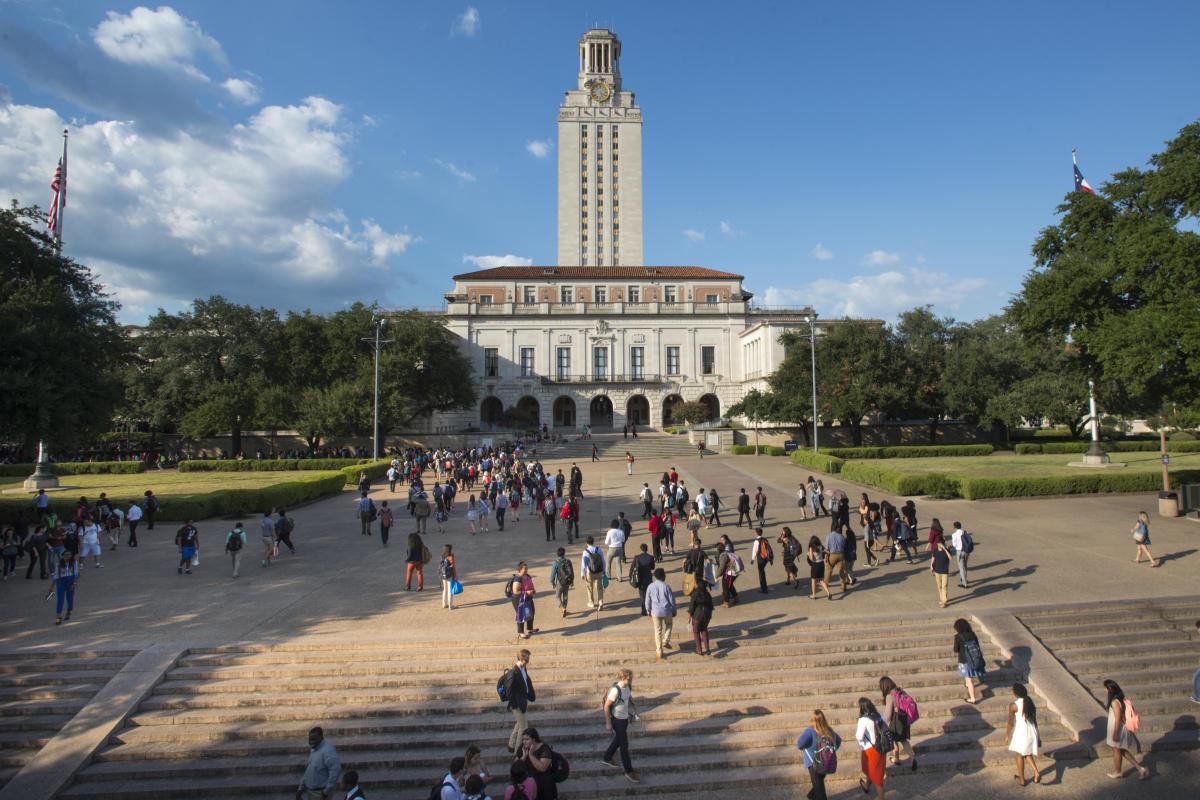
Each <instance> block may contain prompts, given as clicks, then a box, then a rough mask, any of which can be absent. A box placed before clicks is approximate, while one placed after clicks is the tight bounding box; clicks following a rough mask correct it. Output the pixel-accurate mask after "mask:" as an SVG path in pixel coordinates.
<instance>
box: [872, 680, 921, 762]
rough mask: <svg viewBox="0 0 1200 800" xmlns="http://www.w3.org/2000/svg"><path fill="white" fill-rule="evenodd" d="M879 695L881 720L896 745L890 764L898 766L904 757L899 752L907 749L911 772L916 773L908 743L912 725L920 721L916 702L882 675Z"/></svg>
mask: <svg viewBox="0 0 1200 800" xmlns="http://www.w3.org/2000/svg"><path fill="white" fill-rule="evenodd" d="M879 693H880V694H882V695H883V703H884V705H883V718H884V719H885V720H887V724H888V729H889V730H890V731H891V732H892V740H893V741H894V742H895V743H896V747H895V749H894V750H892V764H894V765H897V766H898V765H899V764H900V760H901V759H902V758H903V757H904V754H903V753H902V752H901V751H903V750H904V748H906V747H907V748H908V754H909V755H910V756H912V767H911V769H912V771H913V772H916V771H917V751H915V750H913V746H912V744H911V743H910V741H909V740H910V739H911V738H912V725H913V723H914V722H916V721H917V720H918V719H920V712H919V711H918V710H917V701H916V700H913V699H912V695H910V694H909V693H908V692H906V691H904V690H903V689H901V688H900V687H899V686H897V685H896V683H895V681H893V680H892V679H891V678H889V677H888V676H887V675H884V676H883V677H882V678H880V679H879Z"/></svg>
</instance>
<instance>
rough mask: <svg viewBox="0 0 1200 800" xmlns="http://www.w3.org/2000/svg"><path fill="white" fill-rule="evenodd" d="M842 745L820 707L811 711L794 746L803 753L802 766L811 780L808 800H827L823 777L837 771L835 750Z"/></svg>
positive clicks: (840, 738)
mask: <svg viewBox="0 0 1200 800" xmlns="http://www.w3.org/2000/svg"><path fill="white" fill-rule="evenodd" d="M841 746H842V737H841V736H838V735H837V732H836V731H835V730H834V729H833V728H832V727H830V725H829V722H828V720H826V719H825V712H824V711H822V710H821V709H819V708H818V709H816V710H815V711H813V713H812V716H811V717H810V718H809V720H808V727H807V728H805V729H804V732H803V733H801V734H800V738H799V739H797V740H796V748H797V749H798V750H800V751H801V752H803V753H804V768H805V769H807V770H808V778H809V780H810V781H811V782H812V791H810V792H809V793H808V797H809V800H828V795H826V794H825V778H826V777H827V776H829V775H832V774H834V773H835V772H837V751H838V748H840V747H841Z"/></svg>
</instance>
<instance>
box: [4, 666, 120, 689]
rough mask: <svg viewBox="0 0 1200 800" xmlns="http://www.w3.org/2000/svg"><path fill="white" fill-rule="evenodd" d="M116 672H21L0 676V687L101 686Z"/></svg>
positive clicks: (68, 670)
mask: <svg viewBox="0 0 1200 800" xmlns="http://www.w3.org/2000/svg"><path fill="white" fill-rule="evenodd" d="M115 674H116V671H112V672H108V671H81V670H71V669H67V670H61V671H58V670H56V671H54V672H22V673H20V674H13V675H0V687H6V688H10V687H21V686H55V685H68V684H91V685H98V686H103V685H104V684H105V683H107V682H108V681H109V680H110V679H111V678H112V676H113V675H115Z"/></svg>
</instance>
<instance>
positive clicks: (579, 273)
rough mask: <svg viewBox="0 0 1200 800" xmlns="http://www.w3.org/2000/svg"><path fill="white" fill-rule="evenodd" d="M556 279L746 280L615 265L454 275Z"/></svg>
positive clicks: (702, 271) (704, 271)
mask: <svg viewBox="0 0 1200 800" xmlns="http://www.w3.org/2000/svg"><path fill="white" fill-rule="evenodd" d="M537 278H542V279H556V278H583V279H592V278H618V279H622V280H629V279H635V278H642V279H649V280H659V279H662V278H674V279H677V280H689V279H691V280H704V279H706V278H708V279H715V280H737V281H742V280H745V276H744V275H738V274H737V273H734V272H724V271H722V270H716V269H709V268H708V267H695V266H670V267H653V266H618V267H584V266H543V267H539V266H528V267H492V268H491V269H480V270H474V271H473V272H463V273H460V274H458V275H455V276H454V280H456V281H471V280H522V279H524V280H528V279H537Z"/></svg>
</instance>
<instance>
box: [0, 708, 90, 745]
mask: <svg viewBox="0 0 1200 800" xmlns="http://www.w3.org/2000/svg"><path fill="white" fill-rule="evenodd" d="M73 716H75V715H74V714H32V715H19V716H13V717H0V734H4V733H12V732H14V731H38V732H44V731H50V732H52V733H57V732H58V731H59V729H60V728H62V726H63V725H66V724H67V723H68V722H70V721H71V718H72V717H73ZM0 741H2V738H0Z"/></svg>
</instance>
